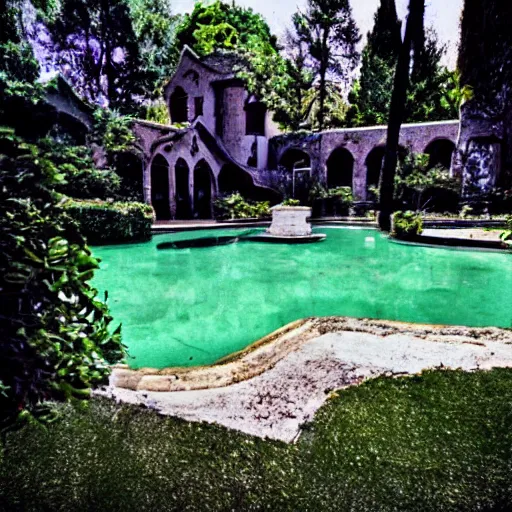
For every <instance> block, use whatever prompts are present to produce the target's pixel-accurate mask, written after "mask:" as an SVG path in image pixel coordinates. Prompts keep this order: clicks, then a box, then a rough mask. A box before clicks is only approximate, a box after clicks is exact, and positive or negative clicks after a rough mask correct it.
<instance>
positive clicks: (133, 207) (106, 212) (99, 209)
mask: <svg viewBox="0 0 512 512" xmlns="http://www.w3.org/2000/svg"><path fill="white" fill-rule="evenodd" d="M62 208H63V209H64V211H65V212H66V213H67V215H69V216H70V217H71V218H73V219H74V220H75V221H76V222H77V224H78V226H79V229H80V233H82V234H83V236H84V237H85V238H86V240H87V242H88V243H90V244H98V245H99V244H116V243H120V242H133V241H144V240H149V239H150V238H151V225H152V224H153V209H152V208H151V206H149V205H147V204H144V203H116V202H106V201H78V200H68V201H66V202H65V203H63V204H62Z"/></svg>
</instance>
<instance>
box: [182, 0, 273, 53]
mask: <svg viewBox="0 0 512 512" xmlns="http://www.w3.org/2000/svg"><path fill="white" fill-rule="evenodd" d="M176 44H177V45H178V48H179V49H181V48H183V46H185V45H188V46H189V47H190V48H192V49H193V50H194V51H195V52H196V53H198V54H199V55H207V54H209V53H212V52H213V51H214V50H233V49H235V48H237V49H250V48H254V47H255V46H258V45H260V44H264V45H268V46H270V47H271V48H273V49H274V50H277V39H276V37H275V36H273V35H272V34H271V33H270V28H269V26H268V24H267V22H266V21H265V20H264V19H263V17H262V16H261V15H260V14H256V13H255V12H254V11H253V10H252V9H250V8H249V9H247V8H244V7H240V6H238V5H236V4H235V3H233V4H232V5H231V4H228V3H225V2H221V1H220V0H216V1H214V2H212V3H209V4H207V3H202V2H196V4H195V5H194V9H193V10H192V12H191V13H190V14H186V15H185V16H184V18H183V21H182V23H181V24H180V25H179V27H178V29H177V32H176Z"/></svg>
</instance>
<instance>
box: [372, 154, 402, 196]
mask: <svg viewBox="0 0 512 512" xmlns="http://www.w3.org/2000/svg"><path fill="white" fill-rule="evenodd" d="M385 153H386V147H385V146H382V145H379V146H375V147H374V148H373V149H372V150H371V151H370V152H369V153H368V156H367V157H366V160H365V162H364V163H365V166H366V191H367V197H368V199H369V200H375V197H372V194H371V192H370V188H373V187H378V186H379V181H380V172H381V170H382V164H383V163H384V155H385ZM407 153H408V151H407V149H406V148H404V147H403V146H399V148H398V159H399V161H403V160H404V158H405V156H406V155H407Z"/></svg>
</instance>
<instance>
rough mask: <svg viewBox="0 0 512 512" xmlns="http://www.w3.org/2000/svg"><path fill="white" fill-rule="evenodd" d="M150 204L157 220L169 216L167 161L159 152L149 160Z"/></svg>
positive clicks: (166, 218) (165, 218)
mask: <svg viewBox="0 0 512 512" xmlns="http://www.w3.org/2000/svg"><path fill="white" fill-rule="evenodd" d="M151 204H152V206H153V209H154V210H155V215H156V219H157V220H168V219H170V218H171V204H170V200H169V163H168V162H167V160H166V159H165V157H164V156H163V155H161V154H157V155H156V156H155V157H154V158H153V160H152V162H151Z"/></svg>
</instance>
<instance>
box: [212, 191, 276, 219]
mask: <svg viewBox="0 0 512 512" xmlns="http://www.w3.org/2000/svg"><path fill="white" fill-rule="evenodd" d="M214 211H215V218H217V219H220V220H227V219H257V218H265V217H270V216H271V211H270V203H269V202H268V201H261V202H251V201H247V200H246V199H244V197H243V196H242V195H241V194H240V193H239V192H234V193H233V194H231V195H229V196H226V197H219V198H218V199H217V200H216V201H215V203H214Z"/></svg>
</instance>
